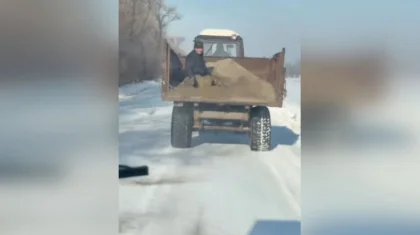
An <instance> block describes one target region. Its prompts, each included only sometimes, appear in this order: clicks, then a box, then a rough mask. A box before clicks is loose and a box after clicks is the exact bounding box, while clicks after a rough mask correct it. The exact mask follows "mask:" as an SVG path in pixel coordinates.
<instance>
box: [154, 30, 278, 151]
mask: <svg viewBox="0 0 420 235" xmlns="http://www.w3.org/2000/svg"><path fill="white" fill-rule="evenodd" d="M195 39H199V40H201V41H202V42H203V44H204V50H203V53H204V57H205V60H206V62H207V63H218V62H219V61H221V60H226V59H230V60H232V61H233V62H234V63H235V64H237V65H239V66H241V67H242V68H244V69H246V71H248V72H250V74H251V75H252V77H255V78H256V79H257V80H258V81H259V82H260V83H263V84H264V85H266V86H265V88H264V89H263V90H257V91H255V90H256V89H258V88H257V87H250V86H252V85H250V86H248V87H244V86H243V87H241V88H238V87H236V88H237V89H244V90H248V91H249V92H250V93H249V94H251V92H254V93H255V92H260V93H261V94H264V93H267V92H271V91H272V92H273V93H274V95H273V96H272V97H271V98H264V99H255V98H253V97H251V95H246V94H245V95H242V96H236V95H235V94H233V93H232V92H231V91H233V89H235V87H233V88H232V87H225V88H223V89H224V90H223V89H219V90H217V89H216V88H213V87H202V88H201V87H200V89H203V90H197V92H196V93H195V94H191V93H190V94H187V93H182V92H176V89H175V90H173V89H171V87H170V82H171V79H175V77H176V76H179V74H182V71H183V69H184V63H185V56H183V55H179V54H177V53H176V52H175V50H173V48H171V46H170V44H169V43H166V53H165V54H166V55H165V66H164V67H165V70H164V75H163V79H162V84H161V85H162V99H163V100H164V101H171V102H173V103H174V106H173V111H172V121H171V137H170V138H171V144H172V146H173V147H175V148H190V147H192V133H193V131H203V130H212V131H233V132H245V133H248V136H249V146H250V149H251V150H252V151H268V150H270V149H271V118H270V111H269V109H268V107H282V105H283V100H284V98H285V96H286V89H285V84H286V80H285V75H286V73H285V72H286V69H285V67H284V60H285V48H282V50H281V51H279V52H277V53H275V54H274V55H273V56H271V57H267V58H254V57H245V55H244V43H243V39H242V37H241V36H240V35H239V34H238V33H236V32H235V31H232V30H215V29H207V30H203V31H202V32H201V33H200V34H199V35H198V36H197V37H196V38H195ZM218 44H219V46H220V44H221V45H223V47H224V49H225V51H226V52H227V53H228V54H229V56H224V57H223V56H215V55H213V53H214V51H215V50H216V47H217V45H218ZM227 69H229V68H227ZM238 79H239V81H238V82H239V83H241V79H243V80H244V81H245V80H246V79H248V78H247V77H246V76H245V75H244V76H241V77H238ZM254 84H256V83H255V82H254ZM192 89H194V88H192ZM209 94H212V96H210V95H209Z"/></svg>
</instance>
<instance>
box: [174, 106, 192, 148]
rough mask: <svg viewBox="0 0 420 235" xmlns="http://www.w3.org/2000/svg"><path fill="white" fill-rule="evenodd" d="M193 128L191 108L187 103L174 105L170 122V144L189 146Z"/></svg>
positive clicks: (181, 146)
mask: <svg viewBox="0 0 420 235" xmlns="http://www.w3.org/2000/svg"><path fill="white" fill-rule="evenodd" d="M192 129H193V109H192V107H190V106H188V105H185V104H184V105H183V106H174V107H173V109H172V122H171V145H172V147H174V148H190V147H191V139H192Z"/></svg>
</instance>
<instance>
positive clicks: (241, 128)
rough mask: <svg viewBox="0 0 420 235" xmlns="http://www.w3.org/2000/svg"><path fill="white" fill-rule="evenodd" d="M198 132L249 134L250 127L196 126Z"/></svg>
mask: <svg viewBox="0 0 420 235" xmlns="http://www.w3.org/2000/svg"><path fill="white" fill-rule="evenodd" d="M193 128H194V129H197V130H215V131H216V130H217V131H237V132H248V131H249V130H250V128H249V127H246V126H243V127H235V126H194V127H193Z"/></svg>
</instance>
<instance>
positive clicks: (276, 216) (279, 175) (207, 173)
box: [119, 79, 301, 235]
mask: <svg viewBox="0 0 420 235" xmlns="http://www.w3.org/2000/svg"><path fill="white" fill-rule="evenodd" d="M287 89H288V96H287V99H286V101H285V105H284V108H270V112H271V118H272V126H273V129H272V141H273V150H272V151H270V152H263V153H257V152H251V151H250V149H249V146H248V145H247V143H248V137H247V135H246V134H235V133H220V132H219V133H201V134H200V135H198V134H195V135H194V137H193V146H194V147H193V148H191V149H186V150H180V149H173V148H172V147H171V145H170V122H171V112H172V103H171V102H163V101H162V100H161V93H160V83H158V82H144V83H139V84H132V85H126V86H123V87H121V88H120V91H119V100H120V116H119V118H120V119H119V123H120V124H119V143H120V149H119V153H120V163H121V164H126V165H133V166H136V165H145V164H147V165H148V166H149V167H150V176H147V177H138V178H131V179H125V180H121V184H120V192H119V194H120V199H119V200H120V202H119V203H120V234H141V235H168V234H171V235H244V234H247V235H255V234H259V235H264V234H274V233H273V230H276V233H275V234H279V232H281V231H280V230H279V228H278V227H276V226H278V225H281V227H282V228H283V230H284V234H290V233H287V229H288V228H290V227H291V226H295V225H296V224H298V223H299V221H300V217H301V213H300V207H301V205H300V197H301V196H300V192H301V190H300V187H301V183H300V180H301V179H300V178H301V156H300V138H299V134H300V79H288V81H287ZM269 231H271V233H270V232H269Z"/></svg>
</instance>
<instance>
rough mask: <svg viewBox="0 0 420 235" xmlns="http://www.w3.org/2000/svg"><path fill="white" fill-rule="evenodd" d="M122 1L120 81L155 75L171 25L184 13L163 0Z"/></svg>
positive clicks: (125, 81) (150, 77) (159, 69)
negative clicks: (178, 11)
mask: <svg viewBox="0 0 420 235" xmlns="http://www.w3.org/2000/svg"><path fill="white" fill-rule="evenodd" d="M119 1H120V12H119V13H120V17H119V18H120V84H124V83H127V82H132V81H136V80H148V79H154V78H156V77H158V76H159V75H160V72H161V68H160V67H161V59H160V58H162V57H161V55H162V50H161V48H162V42H163V40H164V38H165V37H166V29H167V27H168V25H169V24H170V23H171V22H173V21H175V20H179V19H180V18H181V17H180V16H179V14H178V13H177V11H176V9H175V8H174V7H168V6H166V4H165V3H164V1H163V0H119Z"/></svg>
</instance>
